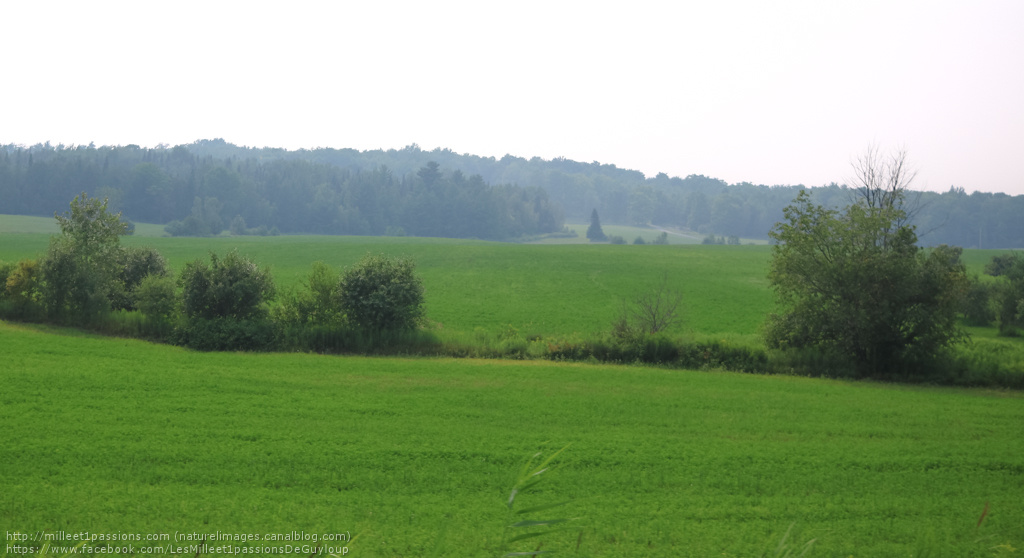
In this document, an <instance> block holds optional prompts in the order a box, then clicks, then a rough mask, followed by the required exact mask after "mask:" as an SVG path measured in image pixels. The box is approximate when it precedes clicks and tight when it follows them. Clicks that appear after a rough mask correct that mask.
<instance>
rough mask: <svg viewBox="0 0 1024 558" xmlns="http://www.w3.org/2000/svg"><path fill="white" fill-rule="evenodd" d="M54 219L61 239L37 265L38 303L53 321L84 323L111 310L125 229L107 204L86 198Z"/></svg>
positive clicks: (74, 202) (119, 216)
mask: <svg viewBox="0 0 1024 558" xmlns="http://www.w3.org/2000/svg"><path fill="white" fill-rule="evenodd" d="M55 217H56V219H57V223H58V224H59V225H60V229H61V234H60V236H56V237H54V238H53V239H52V240H51V241H50V247H49V249H48V250H47V253H46V255H45V256H44V257H43V258H42V259H41V260H40V265H39V267H40V275H41V279H42V281H41V285H40V291H41V294H42V301H43V304H44V305H45V306H46V309H47V312H48V313H49V315H50V317H51V319H56V320H59V321H71V322H78V323H88V322H91V321H93V320H95V319H96V318H97V317H99V316H100V315H102V314H104V313H105V312H107V311H109V310H110V296H111V293H113V292H114V291H115V290H116V289H117V286H116V283H117V260H118V257H119V255H120V253H121V247H120V237H121V235H123V234H127V232H128V224H127V223H125V222H124V221H122V220H121V215H120V213H117V214H115V213H111V212H110V211H108V209H107V201H106V200H103V201H100V200H99V199H97V198H90V197H88V196H87V195H86V194H85V193H84V192H83V193H82V194H81V195H80V196H77V197H76V198H75V199H74V200H72V201H71V211H70V212H66V213H64V214H63V215H55Z"/></svg>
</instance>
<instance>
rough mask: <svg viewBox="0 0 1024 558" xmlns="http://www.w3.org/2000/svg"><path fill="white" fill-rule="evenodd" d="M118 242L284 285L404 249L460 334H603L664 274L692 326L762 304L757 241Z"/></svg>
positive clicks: (728, 318)
mask: <svg viewBox="0 0 1024 558" xmlns="http://www.w3.org/2000/svg"><path fill="white" fill-rule="evenodd" d="M7 218H8V217H4V218H3V219H0V223H2V222H4V220H6V219H7ZM33 219H40V218H33ZM33 226H34V227H39V226H41V225H39V224H33ZM48 241H49V234H47V233H43V232H38V231H37V232H7V233H2V234H0V260H5V261H14V260H18V259H21V258H27V257H38V256H39V255H41V254H43V253H44V252H45V250H46V246H47V243H48ZM123 243H124V244H126V245H145V246H152V247H154V248H156V249H158V250H159V251H160V252H161V253H162V254H164V256H166V257H167V259H168V261H169V263H170V265H171V267H172V268H175V269H180V267H181V266H182V265H183V264H184V263H185V262H187V261H190V260H192V259H195V258H206V257H207V256H208V254H209V252H211V251H213V252H217V253H221V254H223V253H225V252H227V251H229V250H232V249H238V251H239V252H240V253H242V254H244V255H246V256H249V257H252V258H253V259H255V260H256V261H257V262H259V263H261V264H262V265H267V266H270V268H271V271H272V273H273V275H274V278H275V280H276V281H277V284H278V286H280V287H283V288H289V287H297V286H298V285H299V284H300V282H301V281H302V279H303V278H305V277H306V276H307V275H308V274H309V271H310V269H311V264H312V263H313V262H314V261H316V260H323V261H325V262H327V263H328V264H329V265H331V266H333V267H334V268H335V269H336V270H340V269H341V268H342V267H344V266H346V265H351V264H353V263H355V262H356V261H357V260H358V259H359V258H360V257H361V256H363V255H364V254H366V253H367V252H384V253H388V254H390V255H395V256H408V257H410V258H412V259H413V260H414V261H415V262H416V264H417V270H418V272H419V273H420V275H421V276H422V278H423V281H424V285H425V287H426V300H427V317H428V318H429V319H430V320H432V321H434V322H438V323H440V324H441V325H442V327H444V328H446V329H449V330H455V331H461V332H469V333H472V332H474V331H476V330H478V329H483V330H487V331H495V330H498V329H507V328H512V329H515V330H518V331H520V332H521V333H522V334H523V335H531V334H538V335H553V334H560V335H571V334H574V333H579V334H589V333H593V332H597V331H605V330H607V329H609V327H610V325H611V322H612V320H613V319H614V317H615V316H616V314H617V313H618V312H619V310H620V308H621V305H622V302H623V301H624V300H627V299H631V298H632V297H634V296H635V295H637V294H639V293H641V292H643V291H645V290H647V289H650V288H652V287H654V286H656V285H658V284H659V283H660V282H661V280H662V277H663V276H667V277H668V278H669V280H670V283H671V285H672V286H673V287H674V288H676V289H678V290H679V291H680V292H682V294H683V296H684V305H685V311H686V320H685V322H686V323H685V327H686V328H688V329H691V330H693V331H696V332H699V333H704V334H712V335H718V334H723V335H724V334H734V335H741V336H743V335H752V334H755V333H757V331H758V328H759V327H760V324H761V323H762V321H763V317H764V315H765V314H766V313H767V312H768V311H769V310H770V309H771V307H772V298H771V293H770V291H769V290H768V289H767V285H768V282H767V279H766V278H765V273H766V271H767V262H768V257H769V255H770V250H769V248H768V247H767V246H702V245H670V246H632V245H626V246H612V245H607V244H604V245H527V244H505V243H495V242H483V241H474V240H451V239H426V238H406V237H402V238H396V237H338V236H277V237H249V236H245V237H215V238H160V237H145V236H132V237H125V238H124V239H123Z"/></svg>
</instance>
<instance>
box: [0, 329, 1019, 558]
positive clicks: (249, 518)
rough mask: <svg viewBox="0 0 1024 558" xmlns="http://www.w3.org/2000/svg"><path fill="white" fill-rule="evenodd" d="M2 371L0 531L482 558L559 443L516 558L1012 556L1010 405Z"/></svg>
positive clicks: (198, 358) (83, 367)
mask: <svg viewBox="0 0 1024 558" xmlns="http://www.w3.org/2000/svg"><path fill="white" fill-rule="evenodd" d="M0 354H3V355H4V363H5V366H3V367H2V368H0V383H2V385H3V386H4V389H3V390H2V392H0V401H2V405H0V424H2V425H3V428H0V447H2V448H3V465H2V466H0V486H2V490H0V523H2V524H3V525H4V528H5V529H7V530H8V531H22V532H35V531H37V530H49V531H56V530H65V531H85V530H87V531H90V532H93V533H102V532H122V533H126V532H138V533H173V532H175V531H178V532H188V531H203V532H210V531H221V532H227V533H267V532H290V531H304V532H306V533H325V532H327V533H334V532H350V533H351V534H352V535H353V536H355V535H358V538H357V539H356V540H355V541H354V542H353V543H351V552H350V554H349V556H361V557H374V556H431V555H437V556H497V555H498V553H499V548H498V547H499V543H500V539H501V536H502V530H503V527H502V526H503V523H504V522H505V521H506V515H505V507H504V503H505V501H506V500H507V498H508V489H509V488H510V486H511V485H512V482H513V481H514V476H515V473H516V471H517V470H518V468H519V466H520V464H521V463H522V462H523V460H524V459H525V458H526V457H528V456H529V455H530V454H531V453H533V452H535V451H537V450H538V448H541V449H545V450H547V451H551V450H553V449H557V448H561V447H563V446H565V445H566V444H571V446H570V447H569V448H568V449H567V450H566V451H565V453H564V454H563V457H562V458H561V459H560V462H562V463H563V467H561V468H560V469H558V470H556V471H555V472H554V473H553V476H552V478H551V479H550V480H549V484H547V485H546V487H543V485H542V488H543V489H542V490H539V491H537V492H536V493H534V494H528V495H525V496H523V500H524V502H523V505H540V504H545V503H549V502H558V501H562V500H567V499H571V500H573V502H572V503H571V504H569V505H567V506H565V507H563V508H559V510H564V511H563V513H564V514H566V515H569V516H571V517H575V518H578V519H577V520H576V521H574V522H572V523H570V524H569V526H568V528H567V529H566V530H564V531H562V532H557V533H553V534H551V535H548V536H545V537H543V538H541V539H539V540H541V541H542V542H543V549H545V550H560V551H562V553H564V554H565V555H574V556H575V555H579V556H614V557H622V556H760V555H762V554H765V555H769V556H772V555H775V554H774V552H775V550H776V548H777V546H778V545H779V543H780V542H781V541H782V540H783V537H784V536H785V533H786V531H787V529H788V528H789V527H790V525H793V530H792V532H791V533H790V535H789V538H788V539H787V541H788V542H790V543H792V546H793V547H794V548H795V549H796V550H797V551H799V550H800V549H801V548H802V546H803V543H805V542H807V541H810V540H812V539H813V540H815V542H814V545H813V550H812V552H811V554H810V555H812V556H844V557H845V556H857V557H860V556H925V555H927V556H1001V555H1006V556H1013V555H1018V554H1019V553H1020V552H1021V550H1020V549H1022V548H1024V505H1022V502H1024V400H1022V396H1021V394H1019V393H1006V392H992V391H983V390H958V389H946V388H908V387H899V386H892V385H885V384H874V383H867V382H859V383H844V382H837V381H830V380H820V379H805V378H793V377H765V376H753V375H742V374H732V373H720V372H719V373H715V372H685V371H667V370H660V369H651V368H642V367H620V366H589V365H580V364H576V365H569V364H551V363H535V362H526V363H509V362H502V361H474V360H448V359H438V360H434V359H408V360H405V359H384V358H338V357H323V356H316V355H280V354H255V355H254V354H232V353H194V352H189V351H185V350H182V349H179V348H174V347H168V346H159V345H150V344H146V343H143V342H139V341H134V340H122V339H111V338H101V337H96V336H92V335H86V334H81V333H75V332H71V331H67V330H49V329H46V328H39V327H25V326H16V325H10V324H3V323H0ZM986 509H987V510H988V513H987V515H986V516H985V519H984V521H983V522H982V523H981V525H980V526H978V521H979V518H980V517H981V516H982V513H983V511H984V510H986ZM535 542H536V541H534V544H535ZM136 544H137V545H138V544H139V543H136ZM577 545H578V546H577ZM524 547H525V548H524ZM533 548H535V547H534V546H530V545H526V544H523V545H522V546H513V547H512V549H513V550H524V549H525V550H532V549H533ZM435 550H436V552H434V551H435ZM189 554H190V555H191V554H192V553H191V552H190V553H189Z"/></svg>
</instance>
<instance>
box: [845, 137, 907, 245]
mask: <svg viewBox="0 0 1024 558" xmlns="http://www.w3.org/2000/svg"><path fill="white" fill-rule="evenodd" d="M850 165H851V166H852V167H853V172H854V177H853V180H852V182H853V186H854V192H855V194H854V196H855V198H856V201H860V202H861V203H863V204H864V205H865V206H866V207H868V208H870V209H873V210H884V211H894V212H895V215H894V221H893V225H894V230H898V229H900V228H902V227H903V226H905V225H906V224H907V223H909V222H910V221H912V220H913V218H914V217H915V216H916V215H917V213H918V212H919V211H920V210H921V205H920V199H921V195H920V192H912V191H911V190H910V184H911V183H912V182H913V181H914V179H915V178H917V170H916V169H913V168H911V166H910V162H909V159H908V156H907V150H906V148H903V147H901V148H899V149H896V150H895V151H893V152H891V153H889V154H888V155H886V154H883V153H881V151H880V150H879V149H878V146H877V145H874V144H872V145H869V146H868V148H867V149H866V150H865V151H864V154H863V155H861V156H859V157H857V159H856V160H855V161H852V162H851V163H850Z"/></svg>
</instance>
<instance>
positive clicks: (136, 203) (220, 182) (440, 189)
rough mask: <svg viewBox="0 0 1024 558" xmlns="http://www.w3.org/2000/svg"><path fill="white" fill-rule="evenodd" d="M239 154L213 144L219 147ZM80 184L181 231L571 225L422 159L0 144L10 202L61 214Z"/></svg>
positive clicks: (447, 230) (510, 233)
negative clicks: (410, 163)
mask: <svg viewBox="0 0 1024 558" xmlns="http://www.w3.org/2000/svg"><path fill="white" fill-rule="evenodd" d="M218 146H219V147H221V148H222V149H221V150H222V151H234V152H237V154H232V153H225V154H224V155H220V154H217V155H213V154H209V152H210V150H211V148H213V147H218ZM81 192H87V193H88V194H89V195H90V196H93V197H102V198H107V199H109V200H110V206H111V208H112V209H114V210H116V211H122V212H123V214H124V216H125V217H127V218H128V219H131V220H134V221H140V222H147V223H161V224H162V223H168V227H167V228H168V231H169V232H171V233H172V234H185V235H207V234H217V233H218V232H220V231H222V230H224V229H227V228H230V229H231V230H232V232H241V233H255V232H257V231H260V232H262V233H266V232H268V231H280V232H284V233H322V234H354V235H384V234H392V235H394V234H410V235H416V236H441V237H453V238H481V239H491V240H505V239H512V238H520V237H523V236H529V235H538V234H545V233H552V232H560V231H561V230H562V229H563V226H564V223H563V221H564V219H563V216H562V213H561V210H560V209H559V208H558V206H557V205H556V204H554V203H552V202H551V201H549V200H548V197H547V195H546V193H545V192H544V191H543V190H542V189H540V188H536V187H529V186H525V187H520V186H515V185H493V186H492V185H489V184H488V183H487V182H485V181H484V179H483V178H482V177H481V176H479V175H476V174H474V175H467V174H466V173H464V172H463V171H461V170H459V169H452V168H447V169H445V168H442V167H441V166H440V165H439V164H438V163H436V162H433V161H425V162H424V164H423V166H422V167H419V168H417V169H415V170H410V171H407V172H397V171H394V170H391V169H390V168H388V167H386V166H383V165H379V164H376V163H374V164H372V165H349V166H336V165H331V164H324V163H318V162H313V161H309V160H305V159H302V158H298V157H275V156H271V155H264V154H262V153H260V152H258V151H246V150H241V149H239V148H234V146H229V144H225V143H224V142H217V141H215V142H197V143H196V144H193V145H188V146H185V145H180V146H177V147H173V148H156V149H142V148H138V147H136V146H126V147H91V146H90V147H85V146H79V147H73V148H64V147H61V146H58V147H50V146H34V147H31V148H21V147H15V146H4V147H3V148H2V149H0V213H15V214H26V215H53V214H54V213H55V212H58V213H59V212H64V211H66V210H67V208H68V203H69V202H70V201H71V199H72V198H74V197H75V196H76V195H78V194H79V193H81Z"/></svg>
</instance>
